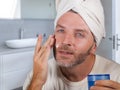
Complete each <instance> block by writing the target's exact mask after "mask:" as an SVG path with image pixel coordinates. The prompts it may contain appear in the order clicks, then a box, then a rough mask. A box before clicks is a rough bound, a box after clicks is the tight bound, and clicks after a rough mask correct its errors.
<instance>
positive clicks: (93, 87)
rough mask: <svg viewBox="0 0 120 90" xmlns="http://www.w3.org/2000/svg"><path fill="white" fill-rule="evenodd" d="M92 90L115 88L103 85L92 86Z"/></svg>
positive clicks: (110, 89)
mask: <svg viewBox="0 0 120 90" xmlns="http://www.w3.org/2000/svg"><path fill="white" fill-rule="evenodd" d="M90 90H113V89H112V88H107V87H101V86H92V87H91V88H90Z"/></svg>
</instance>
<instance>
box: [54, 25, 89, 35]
mask: <svg viewBox="0 0 120 90" xmlns="http://www.w3.org/2000/svg"><path fill="white" fill-rule="evenodd" d="M56 27H61V28H65V26H64V25H61V24H57V26H56ZM74 30H75V32H83V33H86V34H88V32H87V31H86V30H85V29H74Z"/></svg>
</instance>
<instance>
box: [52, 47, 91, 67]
mask: <svg viewBox="0 0 120 90" xmlns="http://www.w3.org/2000/svg"><path fill="white" fill-rule="evenodd" d="M61 47H62V48H64V46H61ZM68 47H69V46H68ZM91 48H92V47H90V48H89V49H88V50H87V51H86V52H85V53H79V54H77V55H76V54H75V55H74V59H75V60H72V62H70V63H64V62H61V61H60V60H59V59H57V56H56V47H55V46H53V54H54V58H55V60H56V63H57V64H58V65H59V66H60V67H65V68H71V67H74V66H77V65H80V64H82V63H83V62H84V61H85V60H86V58H87V57H88V56H89V55H90V51H91ZM68 50H69V49H68Z"/></svg>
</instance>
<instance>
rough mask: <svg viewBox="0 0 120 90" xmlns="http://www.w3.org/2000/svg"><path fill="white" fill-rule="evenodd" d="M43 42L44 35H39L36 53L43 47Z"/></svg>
mask: <svg viewBox="0 0 120 90" xmlns="http://www.w3.org/2000/svg"><path fill="white" fill-rule="evenodd" d="M41 43H42V35H39V36H38V39H37V44H36V47H35V54H37V53H38V52H39V50H40V48H41Z"/></svg>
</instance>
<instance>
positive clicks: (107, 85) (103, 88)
mask: <svg viewBox="0 0 120 90" xmlns="http://www.w3.org/2000/svg"><path fill="white" fill-rule="evenodd" d="M90 90H120V83H118V82H115V81H112V80H98V81H96V82H95V86H92V87H91V88H90Z"/></svg>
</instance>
